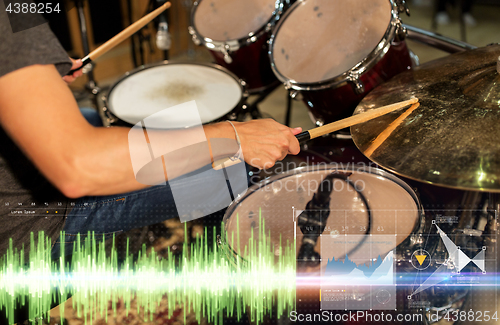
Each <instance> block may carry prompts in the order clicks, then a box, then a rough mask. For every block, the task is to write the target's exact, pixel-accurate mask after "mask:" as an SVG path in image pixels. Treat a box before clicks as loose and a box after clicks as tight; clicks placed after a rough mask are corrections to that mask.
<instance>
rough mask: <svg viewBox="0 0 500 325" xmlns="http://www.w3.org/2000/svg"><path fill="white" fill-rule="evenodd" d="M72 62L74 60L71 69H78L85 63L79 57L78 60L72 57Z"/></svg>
mask: <svg viewBox="0 0 500 325" xmlns="http://www.w3.org/2000/svg"><path fill="white" fill-rule="evenodd" d="M71 62H73V65H72V66H71V70H75V69H78V68H79V67H81V66H82V64H83V62H82V60H81V59H78V60H74V59H71Z"/></svg>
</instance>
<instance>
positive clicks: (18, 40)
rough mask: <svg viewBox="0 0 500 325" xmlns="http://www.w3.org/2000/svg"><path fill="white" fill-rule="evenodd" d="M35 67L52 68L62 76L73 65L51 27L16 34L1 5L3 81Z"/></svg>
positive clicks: (0, 70)
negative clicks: (8, 75)
mask: <svg viewBox="0 0 500 325" xmlns="http://www.w3.org/2000/svg"><path fill="white" fill-rule="evenodd" d="M61 14H63V13H61ZM35 64H42V65H46V64H53V65H55V67H56V69H57V70H58V71H59V73H60V74H61V76H64V75H66V74H67V73H68V72H69V71H70V69H71V65H72V64H71V60H70V59H69V57H68V54H67V53H66V51H64V49H63V47H62V46H61V44H60V43H59V41H58V39H57V38H56V37H55V35H54V34H53V33H52V31H51V30H50V27H49V25H48V23H45V24H42V25H39V26H36V27H33V28H30V29H27V30H23V31H19V32H16V33H14V32H13V31H12V26H11V25H10V21H9V17H8V15H7V13H6V11H5V5H4V1H0V77H2V76H4V75H6V74H8V73H10V72H13V71H15V70H18V69H21V68H24V67H27V66H30V65H35Z"/></svg>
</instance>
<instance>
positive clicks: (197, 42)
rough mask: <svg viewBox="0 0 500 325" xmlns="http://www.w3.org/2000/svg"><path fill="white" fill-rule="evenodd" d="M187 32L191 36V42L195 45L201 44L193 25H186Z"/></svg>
mask: <svg viewBox="0 0 500 325" xmlns="http://www.w3.org/2000/svg"><path fill="white" fill-rule="evenodd" d="M188 32H189V35H191V38H192V39H193V43H194V44H195V45H200V44H201V41H200V39H199V38H198V35H196V31H195V30H194V27H193V26H189V27H188Z"/></svg>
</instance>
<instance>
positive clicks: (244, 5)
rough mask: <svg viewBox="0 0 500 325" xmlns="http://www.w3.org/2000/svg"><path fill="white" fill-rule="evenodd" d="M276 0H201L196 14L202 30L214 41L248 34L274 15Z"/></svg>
mask: <svg viewBox="0 0 500 325" xmlns="http://www.w3.org/2000/svg"><path fill="white" fill-rule="evenodd" d="M275 5H276V0H201V1H200V3H199V5H198V7H197V8H196V12H195V14H194V27H195V28H196V30H197V31H198V33H199V34H200V35H201V36H202V37H205V38H209V39H211V40H213V41H230V40H239V39H243V38H248V37H249V34H250V33H255V32H257V31H258V30H259V29H260V28H261V27H263V26H264V25H265V24H267V22H268V21H269V20H270V19H271V17H272V16H273V12H274V11H275Z"/></svg>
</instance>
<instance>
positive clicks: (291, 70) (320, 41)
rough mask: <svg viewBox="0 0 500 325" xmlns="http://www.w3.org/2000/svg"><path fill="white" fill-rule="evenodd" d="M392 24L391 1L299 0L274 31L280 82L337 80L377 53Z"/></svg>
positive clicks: (275, 55)
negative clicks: (374, 51)
mask: <svg viewBox="0 0 500 325" xmlns="http://www.w3.org/2000/svg"><path fill="white" fill-rule="evenodd" d="M390 21H391V3H390V1H389V0H372V1H366V0H349V1H332V0H307V1H300V2H298V3H296V4H295V6H294V7H293V8H292V9H291V10H290V11H289V13H288V15H287V16H286V17H284V18H283V20H282V22H281V23H280V25H279V27H278V28H277V29H276V31H275V32H274V35H273V38H274V40H273V46H272V48H271V55H272V61H273V64H274V69H275V71H277V74H278V77H279V78H280V79H282V80H281V81H283V82H286V81H288V80H293V81H295V82H297V83H316V82H322V81H326V80H328V79H332V78H335V77H337V76H339V75H341V74H343V73H345V72H346V71H348V70H350V69H352V68H353V67H355V66H356V65H358V64H359V63H360V62H361V61H362V60H363V59H365V58H366V57H367V56H368V55H369V54H370V53H371V52H372V51H373V50H374V49H375V48H376V46H377V44H379V43H380V41H381V40H383V38H384V35H385V33H386V31H387V29H388V26H389V24H390ZM280 75H281V76H280ZM283 79H285V80H283Z"/></svg>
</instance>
